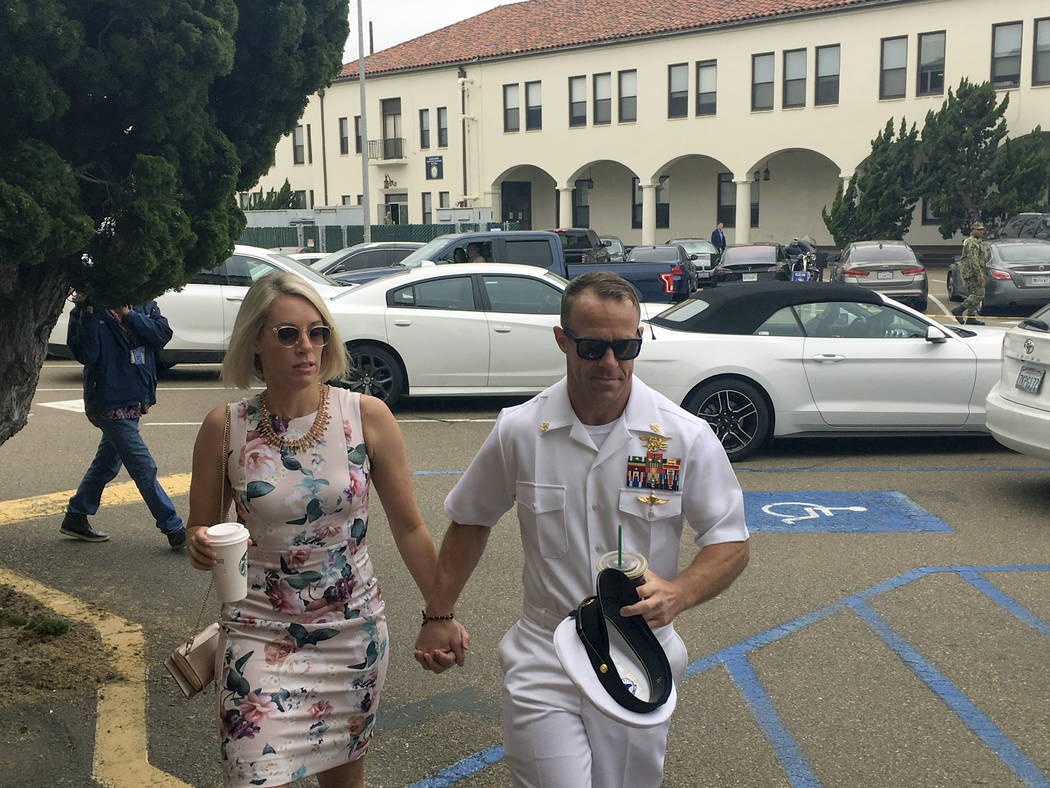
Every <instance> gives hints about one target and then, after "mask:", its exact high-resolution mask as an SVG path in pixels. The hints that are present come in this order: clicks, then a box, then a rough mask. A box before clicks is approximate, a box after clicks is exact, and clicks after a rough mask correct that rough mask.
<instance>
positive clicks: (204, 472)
mask: <svg viewBox="0 0 1050 788" xmlns="http://www.w3.org/2000/svg"><path fill="white" fill-rule="evenodd" d="M346 364H347V361H346V354H345V351H344V349H343V343H342V341H341V340H340V338H339V333H338V331H337V330H336V328H335V325H334V323H333V321H332V317H331V315H330V313H329V312H328V309H327V307H326V306H325V304H324V301H323V300H322V299H321V298H320V297H319V296H318V295H317V293H316V291H314V290H313V288H311V287H310V285H308V284H307V283H305V282H304V281H303V280H301V279H300V278H298V277H296V276H294V275H292V274H279V275H272V276H268V277H265V278H263V279H260V280H259V281H258V282H256V283H255V284H254V285H253V286H252V287H251V289H250V290H249V291H248V295H247V296H246V297H245V300H244V303H243V305H242V306H241V309H240V312H239V314H238V315H237V321H236V324H235V325H234V329H233V335H232V337H231V339H230V345H229V349H228V351H227V354H226V359H225V361H224V362H223V368H222V376H223V380H224V382H225V383H226V384H227V385H230V386H233V387H236V388H248V387H249V386H250V385H251V384H252V382H253V379H256V378H257V379H261V380H262V381H263V382H264V383H265V386H266V388H265V390H264V391H263V392H262V393H260V394H258V395H256V396H252V397H249V398H247V399H244V400H242V401H240V402H237V403H234V404H233V406H232V408H231V419H230V455H229V459H228V471H227V478H226V479H225V483H224V484H223V488H222V489H220V482H219V478H218V477H219V475H218V473H217V469H218V468H219V467H220V459H221V458H220V455H221V452H222V445H223V433H224V429H225V420H226V409H225V407H218V408H215V409H214V410H212V411H211V412H210V413H209V414H208V415H207V416H206V417H205V419H204V423H203V424H202V425H201V429H200V432H199V433H198V435H197V441H196V444H195V446H194V450H193V481H192V484H191V488H190V514H189V523H188V525H187V529H188V537H187V542H188V550H189V554H190V558H191V559H192V561H193V565H194V566H195V567H197V568H198V569H202V570H207V569H211V567H212V566H213V565H214V563H215V552H214V551H213V550H212V548H211V547H210V546H209V544H208V537H207V534H206V532H205V529H206V526H208V525H212V524H214V523H215V522H217V519H216V518H217V517H218V516H219V513H220V512H223V513H225V512H226V510H227V506H228V501H229V500H230V498H231V497H232V500H233V502H234V505H235V507H236V514H237V520H238V521H239V522H241V523H243V524H244V525H246V526H247V527H248V529H249V531H250V532H251V537H252V543H251V546H250V547H249V550H248V596H247V598H246V599H244V600H242V601H240V602H235V603H232V604H227V605H224V606H223V610H222V615H221V624H222V629H223V633H224V635H225V638H226V642H225V647H224V648H221V649H220V657H219V660H220V665H219V672H218V682H217V684H216V693H217V705H218V714H219V736H220V742H221V744H220V751H221V756H222V767H223V776H224V779H225V783H226V785H228V786H248V785H262V786H277V785H286V784H288V783H289V782H292V781H294V780H298V779H299V778H301V777H305V776H307V775H311V774H316V775H317V777H318V780H319V783H320V785H321V786H322V788H330V787H332V786H340V787H343V786H346V787H349V786H354V787H356V786H363V785H364V755H365V752H366V750H367V748H368V743H369V741H370V739H371V737H372V731H373V727H374V724H375V715H376V708H377V706H378V702H379V696H380V693H381V691H382V687H383V681H384V679H385V677H386V669H387V663H388V659H389V652H388V634H387V621H386V615H385V612H384V603H383V597H382V595H381V594H380V591H379V586H378V584H377V581H376V577H375V573H374V572H373V568H372V562H371V559H370V558H369V555H368V549H367V546H366V542H365V536H366V533H367V530H368V488H369V483H371V484H373V485H374V486H375V489H376V491H377V492H378V493H379V498H380V501H381V502H382V505H383V510H384V512H385V513H386V516H387V520H388V521H389V522H390V527H391V530H392V531H393V535H394V540H395V543H396V544H397V548H398V550H399V551H400V553H401V557H402V559H403V560H404V562H405V565H406V566H407V567H408V570H409V572H410V573H411V575H412V578H413V579H414V580H415V582H416V585H417V586H419V589H420V591H421V592H422V593H423V596H424V598H425V596H426V592H428V591H429V583H430V582H431V580H432V578H433V574H434V568H435V566H436V561H437V554H436V551H435V548H434V543H433V540H432V539H431V537H430V533H429V532H428V531H427V528H426V526H425V524H424V523H423V519H422V517H421V515H420V513H419V510H418V508H417V507H416V503H415V499H414V497H413V495H412V487H411V478H410V474H409V469H408V461H407V459H406V456H405V445H404V440H403V438H402V436H401V431H400V429H399V428H398V425H397V422H396V421H395V420H394V417H393V415H392V414H391V413H390V410H389V409H388V408H387V407H386V405H384V404H383V403H382V402H381V401H380V400H377V399H375V398H374V397H368V396H362V395H359V394H355V393H351V392H349V391H347V390H345V389H341V388H330V387H329V386H327V385H325V384H324V383H323V382H322V381H326V380H331V379H334V378H341V377H344V376H345V373H346ZM223 519H225V514H223ZM449 659H452V657H451V656H450V657H449Z"/></svg>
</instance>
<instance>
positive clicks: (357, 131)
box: [354, 115, 361, 153]
mask: <svg viewBox="0 0 1050 788" xmlns="http://www.w3.org/2000/svg"><path fill="white" fill-rule="evenodd" d="M360 152H361V116H360V115H354V153H360Z"/></svg>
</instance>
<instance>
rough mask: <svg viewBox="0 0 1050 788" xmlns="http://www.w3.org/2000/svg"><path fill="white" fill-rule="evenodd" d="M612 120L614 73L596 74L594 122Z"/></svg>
mask: <svg viewBox="0 0 1050 788" xmlns="http://www.w3.org/2000/svg"><path fill="white" fill-rule="evenodd" d="M611 122H612V75H611V74H595V75H594V123H595V125H598V124H602V125H604V124H606V123H611Z"/></svg>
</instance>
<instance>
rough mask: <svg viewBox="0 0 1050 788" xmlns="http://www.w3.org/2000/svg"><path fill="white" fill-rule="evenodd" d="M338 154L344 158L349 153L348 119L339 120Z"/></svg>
mask: <svg viewBox="0 0 1050 788" xmlns="http://www.w3.org/2000/svg"><path fill="white" fill-rule="evenodd" d="M339 153H340V155H343V156H346V155H347V154H348V153H350V119H349V118H339Z"/></svg>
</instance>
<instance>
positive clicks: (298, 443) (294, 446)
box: [259, 384, 328, 454]
mask: <svg viewBox="0 0 1050 788" xmlns="http://www.w3.org/2000/svg"><path fill="white" fill-rule="evenodd" d="M327 427H328V387H327V386H325V385H323V384H322V385H321V394H320V398H319V400H318V403H317V415H316V416H315V417H314V423H313V424H311V425H310V429H308V430H307V431H306V434H305V435H303V437H301V438H296V439H295V440H288V439H287V438H285V437H284V436H283V435H278V434H277V433H276V432H274V431H273V425H272V424H271V423H270V409H269V408H268V407H267V406H266V393H265V392H264V393H262V394H260V395H259V435H260V436H262V439H263V440H264V441H266V443H267V444H269V445H270V446H273V447H274V448H275V449H279V450H280V452H281V453H282V454H295V453H297V452H300V451H302V450H303V449H309V448H312V447H314V446H316V445H317V444H318V442H319V441H320V440H321V438H323V437H324V431H325V429H327Z"/></svg>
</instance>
